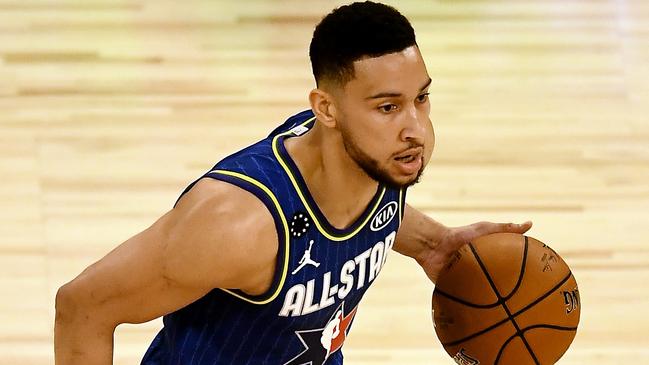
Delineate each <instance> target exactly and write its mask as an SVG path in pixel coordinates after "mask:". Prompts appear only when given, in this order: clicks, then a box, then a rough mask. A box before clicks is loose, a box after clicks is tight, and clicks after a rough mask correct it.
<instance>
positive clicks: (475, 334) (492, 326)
mask: <svg viewBox="0 0 649 365" xmlns="http://www.w3.org/2000/svg"><path fill="white" fill-rule="evenodd" d="M571 277H572V272H569V273H568V275H567V276H566V277H564V278H563V279H562V280H561V281H560V282H559V283H558V284H557V285H555V286H554V287H553V288H552V289H550V290H549V291H547V292H546V293H544V294H543V295H541V296H540V297H538V298H537V299H536V300H534V301H533V302H532V303H530V304H528V305H526V306H525V307H523V308H522V309H520V310H518V311H517V312H516V313H514V314H512V317H518V316H519V315H521V314H523V313H524V312H527V311H528V310H529V309H530V308H532V307H533V306H535V305H536V304H538V303H539V302H541V301H543V300H544V299H545V298H547V297H548V296H550V294H552V293H554V292H555V291H556V290H557V289H559V287H561V285H563V284H565V282H566V281H568V280H569V279H570V278H571ZM507 321H509V318H505V319H503V320H501V321H499V322H496V323H495V324H493V325H491V326H489V327H487V328H485V329H483V330H480V331H478V332H476V333H473V334H471V335H469V336H467V337H464V338H461V339H459V340H455V341H452V342H443V343H442V345H444V346H455V345H459V344H461V343H462V342H465V341H468V340H472V339H474V338H475V337H478V336H480V335H482V334H484V333H486V332H489V331H491V330H492V329H494V328H496V327H498V326H500V325H502V324H503V323H505V322H507Z"/></svg>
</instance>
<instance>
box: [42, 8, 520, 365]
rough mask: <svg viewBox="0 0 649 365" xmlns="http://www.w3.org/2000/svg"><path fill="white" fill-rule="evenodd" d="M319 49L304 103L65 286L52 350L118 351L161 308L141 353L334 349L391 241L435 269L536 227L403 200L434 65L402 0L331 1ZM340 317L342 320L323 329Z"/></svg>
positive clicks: (425, 123) (65, 356)
mask: <svg viewBox="0 0 649 365" xmlns="http://www.w3.org/2000/svg"><path fill="white" fill-rule="evenodd" d="M310 57H311V62H312V67H313V73H314V76H315V80H316V85H317V88H316V89H314V90H312V91H311V92H310V94H309V101H310V104H311V110H309V111H305V112H301V113H298V114H296V115H295V116H293V117H291V118H289V119H288V120H287V121H286V122H285V123H284V124H282V125H281V126H279V127H278V128H277V129H276V130H275V131H273V132H272V133H271V134H270V135H269V136H268V137H267V138H265V139H263V140H261V141H260V142H258V143H256V144H254V145H252V146H250V147H247V148H245V149H243V150H241V151H239V152H237V153H235V154H233V155H231V156H229V157H227V158H225V159H224V160H222V161H220V162H219V163H217V164H216V165H215V166H214V168H213V169H211V170H210V171H209V172H207V173H206V174H205V175H204V176H202V177H201V178H200V179H198V180H197V181H196V182H194V183H192V184H191V185H190V186H189V187H188V188H187V189H186V190H185V191H184V192H183V194H182V195H181V197H180V198H179V200H178V201H177V203H176V205H175V206H174V208H173V209H172V210H170V211H169V212H168V213H166V214H165V215H164V216H162V217H161V218H160V219H159V220H158V221H157V222H155V223H154V224H153V225H152V226H151V227H150V228H148V229H146V230H145V231H143V232H141V233H139V234H137V235H135V236H134V237H132V238H131V239H129V240H127V241H126V242H124V243H123V244H122V245H120V246H119V247H117V248H116V249H115V250H113V251H112V252H110V253H109V254H108V255H107V256H106V257H104V258H102V259H101V260H100V261H98V262H97V263H95V264H93V265H91V266H90V267H89V268H87V269H86V270H85V271H84V272H83V273H81V274H80V275H79V276H78V277H77V278H75V279H74V280H73V281H71V282H70V283H68V284H66V285H64V286H63V287H62V288H61V289H60V290H59V292H58V293H57V302H56V306H57V311H56V328H55V350H56V362H57V364H59V365H63V364H66V365H68V364H84V365H88V364H110V363H111V362H112V351H113V342H112V338H113V333H114V330H115V328H116V326H117V325H119V324H121V323H142V322H145V321H149V320H151V319H154V318H157V317H159V316H164V328H163V329H162V330H161V331H160V333H159V334H158V335H157V336H156V338H155V339H154V340H153V343H152V344H151V346H150V347H149V349H148V351H147V352H146V354H145V355H144V359H143V360H142V364H295V365H299V364H318V365H320V364H324V363H327V364H341V363H342V362H343V356H342V351H341V350H340V349H341V347H342V345H343V342H344V340H345V338H346V336H347V333H349V330H350V328H351V322H352V321H353V317H354V315H355V313H356V310H357V308H358V307H357V306H358V304H359V302H360V300H361V298H362V296H363V294H364V293H365V291H366V290H367V288H368V287H369V286H370V284H371V283H372V282H373V281H374V280H375V279H376V276H377V275H378V273H379V272H380V270H381V268H382V266H383V264H384V263H385V260H386V257H387V254H388V252H389V251H390V249H394V250H395V251H397V252H399V253H401V254H404V255H407V256H410V257H412V258H414V259H415V260H416V261H417V262H418V263H419V264H420V265H421V266H422V268H423V269H424V271H425V272H426V274H427V275H428V277H429V278H430V279H431V280H433V281H434V280H435V279H436V277H437V274H438V272H439V270H440V268H441V267H442V266H443V265H444V263H445V262H446V261H447V259H448V257H449V256H450V255H451V254H452V253H453V252H455V251H456V250H457V249H458V248H459V247H460V246H462V245H463V244H465V243H467V242H469V241H470V240H472V239H474V238H476V237H478V236H481V235H484V234H488V233H493V232H515V233H523V232H525V231H527V230H528V229H529V228H530V226H531V223H529V222H528V223H524V224H521V225H515V224H495V223H487V222H481V223H476V224H473V225H469V226H465V227H457V228H449V227H445V226H444V225H442V224H440V223H437V222H436V221H434V220H432V219H431V218H429V217H427V216H425V215H424V214H422V213H420V212H419V211H417V210H416V209H414V208H412V207H411V206H409V205H407V204H406V203H405V196H406V189H407V187H408V186H410V185H412V184H414V183H416V182H417V181H418V179H419V177H420V176H421V174H422V171H423V169H424V166H425V165H426V164H427V163H428V161H429V159H430V156H431V153H432V151H433V145H434V134H433V128H432V124H431V121H430V119H429V116H428V115H429V111H430V104H429V101H428V88H429V86H430V83H431V79H430V77H429V75H428V72H427V70H426V67H425V65H424V61H423V59H422V56H421V53H420V51H419V48H418V46H417V43H416V40H415V34H414V31H413V29H412V27H411V25H410V23H409V22H408V20H407V19H406V18H405V17H403V16H402V15H401V14H400V13H399V12H397V11H396V10H395V9H393V8H391V7H389V6H386V5H382V4H377V3H372V2H365V3H354V4H351V5H348V6H342V7H340V8H338V9H336V10H334V11H333V12H332V13H330V14H329V15H327V16H326V17H325V18H324V19H323V20H322V21H321V23H320V24H319V25H318V26H317V27H316V29H315V32H314V35H313V39H312V42H311V46H310ZM397 232H398V234H397ZM307 255H308V259H309V262H308V264H304V262H306V259H304V258H305V257H307ZM302 259H304V260H302ZM300 260H302V262H300ZM314 263H318V265H315V264H314ZM300 265H302V266H301V267H300ZM298 268H299V269H298ZM331 323H335V327H336V328H335V329H336V331H337V334H336V336H333V332H332V333H331V334H330V335H328V333H325V331H328V332H331V331H332V330H333V329H334V328H333V327H331V326H327V325H328V324H331ZM325 337H326V338H325ZM329 337H331V338H330V340H331V343H329ZM325 340H326V341H325ZM325 344H326V345H327V346H328V348H326V349H325V348H324V347H325V346H324V345H325Z"/></svg>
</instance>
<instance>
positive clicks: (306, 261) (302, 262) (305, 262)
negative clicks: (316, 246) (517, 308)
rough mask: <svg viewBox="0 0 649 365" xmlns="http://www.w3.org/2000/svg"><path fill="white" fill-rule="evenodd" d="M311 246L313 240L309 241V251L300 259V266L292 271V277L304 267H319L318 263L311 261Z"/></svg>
mask: <svg viewBox="0 0 649 365" xmlns="http://www.w3.org/2000/svg"><path fill="white" fill-rule="evenodd" d="M312 246H313V240H311V241H309V249H308V250H306V251H304V256H302V258H301V259H300V266H298V267H297V269H295V270H293V275H295V274H297V272H298V271H300V270H301V269H302V268H303V267H305V266H306V265H313V266H315V267H318V266H320V263H319V262H315V261H313V260H311V247H312Z"/></svg>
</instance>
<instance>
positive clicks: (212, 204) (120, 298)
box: [54, 179, 278, 365]
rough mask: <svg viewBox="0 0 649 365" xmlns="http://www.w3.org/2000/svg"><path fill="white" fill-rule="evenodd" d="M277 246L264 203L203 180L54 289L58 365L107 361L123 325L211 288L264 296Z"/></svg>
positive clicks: (145, 318)
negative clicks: (159, 215) (117, 330)
mask: <svg viewBox="0 0 649 365" xmlns="http://www.w3.org/2000/svg"><path fill="white" fill-rule="evenodd" d="M277 249H278V244H277V233H276V231H275V225H274V222H273V218H272V216H271V215H270V213H269V212H268V210H267V209H266V207H265V206H264V205H263V203H262V202H261V201H259V200H258V199H257V198H256V197H254V196H253V195H252V194H250V193H248V192H246V191H244V190H242V189H240V188H238V187H235V186H233V185H230V184H227V183H223V182H220V181H216V180H212V179H203V180H201V181H200V182H199V183H198V184H197V185H196V186H195V187H194V188H193V189H192V190H191V191H190V192H189V193H187V194H186V195H185V196H183V198H182V199H181V200H180V202H179V203H178V205H177V206H176V207H175V208H174V209H173V210H171V211H170V212H168V213H167V214H165V215H164V216H163V217H162V218H160V219H159V220H158V221H157V222H155V223H154V224H153V225H152V226H151V227H149V228H148V229H146V230H144V231H143V232H141V233H139V234H137V235H136V236H134V237H132V238H131V239H129V240H127V241H126V242H124V243H123V244H121V245H120V246H118V247H117V248H116V249H114V250H113V251H112V252H110V253H109V254H108V255H106V256H105V257H104V258H102V259H101V260H99V261H98V262H96V263H95V264H93V265H91V266H90V267H88V268H87V269H86V270H84V271H83V272H82V273H81V274H80V275H79V276H78V277H77V278H75V279H74V280H72V281H71V282H69V283H68V284H66V285H64V286H63V287H61V288H60V289H59V291H58V293H57V296H56V322H55V335H54V346H55V357H56V364H59V365H74V364H84V365H95V364H111V363H112V352H113V332H114V330H115V328H116V327H117V326H118V325H119V324H120V323H142V322H146V321H149V320H151V319H154V318H157V317H160V316H162V315H165V314H167V313H170V312H172V311H174V310H177V309H180V308H182V307H184V306H186V305H187V304H190V303H192V302H193V301H195V300H197V299H199V298H200V297H202V296H204V295H205V294H206V293H208V292H209V291H210V290H212V289H213V288H237V289H241V290H243V291H244V292H246V293H249V294H253V295H258V294H262V293H263V292H265V291H266V290H267V289H268V288H269V287H270V284H271V281H272V275H273V272H274V267H275V260H276V256H277Z"/></svg>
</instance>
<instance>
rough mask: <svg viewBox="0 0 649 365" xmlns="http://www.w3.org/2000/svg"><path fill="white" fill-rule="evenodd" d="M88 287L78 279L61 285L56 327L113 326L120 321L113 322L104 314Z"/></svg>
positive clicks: (57, 296) (58, 294)
mask: <svg viewBox="0 0 649 365" xmlns="http://www.w3.org/2000/svg"><path fill="white" fill-rule="evenodd" d="M89 293H90V291H89V290H88V288H85V287H83V285H80V283H78V282H77V279H75V280H73V281H71V282H69V283H67V284H65V285H63V286H61V287H60V288H59V290H58V291H57V292H56V299H55V304H54V305H55V322H54V323H55V324H54V325H55V327H67V326H79V325H81V326H88V327H101V328H106V329H108V327H110V328H112V329H113V330H114V329H115V327H117V325H118V323H112V321H109V320H108V318H104V317H105V316H102V315H101V313H102V309H101V308H100V307H99V306H98V305H96V303H94V302H93V300H92V295H90V294H89Z"/></svg>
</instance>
